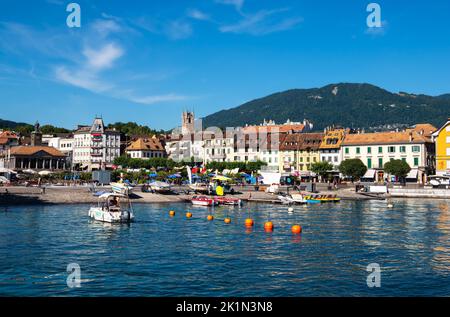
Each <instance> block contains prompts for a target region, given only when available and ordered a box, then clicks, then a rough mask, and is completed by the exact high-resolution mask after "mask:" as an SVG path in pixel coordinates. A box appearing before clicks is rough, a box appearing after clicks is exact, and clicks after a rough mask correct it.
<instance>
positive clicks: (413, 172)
mask: <svg viewBox="0 0 450 317" xmlns="http://www.w3.org/2000/svg"><path fill="white" fill-rule="evenodd" d="M418 174H419V170H417V169H412V170H410V171H409V173H408V175H406V178H411V179H417V175H418Z"/></svg>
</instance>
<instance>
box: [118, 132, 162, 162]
mask: <svg viewBox="0 0 450 317" xmlns="http://www.w3.org/2000/svg"><path fill="white" fill-rule="evenodd" d="M125 153H126V154H127V156H128V157H131V158H139V159H144V160H145V159H150V158H163V157H166V150H165V149H164V146H163V145H162V143H161V141H160V140H159V139H157V138H156V137H155V136H154V137H152V138H138V139H137V140H135V141H133V142H132V143H131V144H130V146H128V147H127V148H126V150H125Z"/></svg>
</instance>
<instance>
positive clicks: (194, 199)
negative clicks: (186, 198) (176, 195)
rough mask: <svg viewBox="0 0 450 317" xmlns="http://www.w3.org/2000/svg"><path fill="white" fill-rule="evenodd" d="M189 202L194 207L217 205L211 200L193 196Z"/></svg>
mask: <svg viewBox="0 0 450 317" xmlns="http://www.w3.org/2000/svg"><path fill="white" fill-rule="evenodd" d="M191 202H192V204H193V205H196V206H215V205H217V204H218V203H217V202H216V201H215V200H214V199H213V198H209V197H207V196H194V197H192V199H191Z"/></svg>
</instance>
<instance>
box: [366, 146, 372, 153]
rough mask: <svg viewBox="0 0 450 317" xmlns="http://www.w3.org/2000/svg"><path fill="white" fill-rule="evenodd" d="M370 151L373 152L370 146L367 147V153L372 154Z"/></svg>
mask: <svg viewBox="0 0 450 317" xmlns="http://www.w3.org/2000/svg"><path fill="white" fill-rule="evenodd" d="M370 153H372V148H371V147H370V146H369V147H368V148H367V154H370Z"/></svg>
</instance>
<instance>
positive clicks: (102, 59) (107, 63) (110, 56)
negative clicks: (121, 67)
mask: <svg viewBox="0 0 450 317" xmlns="http://www.w3.org/2000/svg"><path fill="white" fill-rule="evenodd" d="M123 54H124V51H123V49H122V48H121V47H120V46H118V45H116V44H114V43H109V44H107V45H105V46H103V47H102V48H101V49H100V50H93V49H91V48H85V49H84V50H83V55H84V56H85V57H86V58H87V62H88V64H89V65H90V66H92V67H94V68H95V69H97V70H102V69H106V68H111V67H112V66H113V64H114V62H115V61H116V60H117V59H118V58H120V57H121V56H122V55H123Z"/></svg>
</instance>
